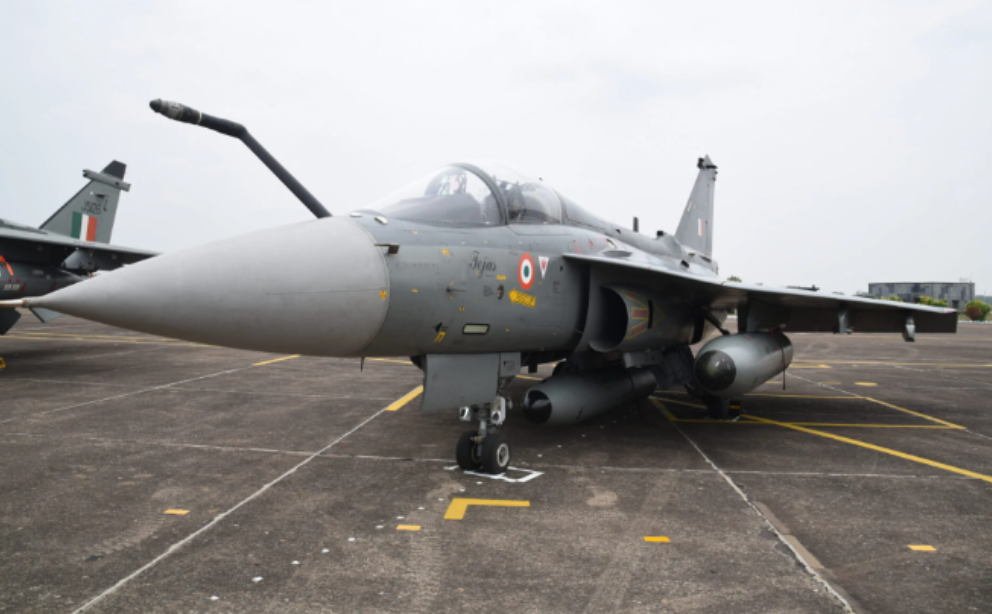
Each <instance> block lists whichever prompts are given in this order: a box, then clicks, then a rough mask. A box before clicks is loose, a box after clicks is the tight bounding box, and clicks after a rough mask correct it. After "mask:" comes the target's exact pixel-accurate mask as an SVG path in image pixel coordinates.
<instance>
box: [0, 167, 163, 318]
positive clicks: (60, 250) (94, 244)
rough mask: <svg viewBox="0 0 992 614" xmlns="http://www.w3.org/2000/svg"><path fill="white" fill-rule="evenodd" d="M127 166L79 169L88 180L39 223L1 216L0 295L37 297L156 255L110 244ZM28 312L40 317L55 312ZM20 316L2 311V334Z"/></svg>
mask: <svg viewBox="0 0 992 614" xmlns="http://www.w3.org/2000/svg"><path fill="white" fill-rule="evenodd" d="M126 170H127V166H126V165H125V164H124V163H123V162H118V161H117V160H114V161H113V162H111V163H110V164H108V165H107V166H106V168H104V169H103V171H101V172H99V173H97V172H95V171H91V170H83V177H84V178H86V179H89V182H88V183H87V184H86V185H85V186H83V189H81V190H79V191H78V192H76V194H75V195H74V196H73V197H72V198H70V199H69V201H68V202H67V203H65V204H64V205H62V207H60V208H59V209H58V210H57V211H56V212H55V213H54V214H52V216H51V217H50V218H48V220H46V221H45V222H44V223H43V224H42V225H41V226H40V227H38V228H34V227H32V226H27V225H24V224H19V223H17V222H12V221H10V220H3V219H0V299H14V298H22V297H38V296H43V295H45V294H48V293H49V292H54V291H55V290H58V289H61V288H65V287H66V286H69V285H71V284H74V283H77V282H80V281H82V280H83V279H85V278H86V277H87V276H88V275H91V274H93V273H94V272H96V271H110V270H113V269H116V268H118V267H120V266H123V265H125V264H131V263H134V262H138V261H139V260H144V259H145V258H148V257H150V256H154V255H155V252H150V251H147V250H140V249H133V248H130V247H121V246H119V245H110V244H109V242H110V235H111V233H112V232H113V229H114V219H115V218H116V216H117V203H118V201H119V200H120V195H121V190H123V191H125V192H127V191H129V190H130V189H131V185H130V184H128V183H126V182H125V181H124V172H125V171H126ZM31 311H32V312H33V313H34V314H35V316H36V317H38V319H40V320H41V321H43V322H45V321H49V320H51V319H53V318H56V317H58V316H59V315H61V314H59V313H57V312H53V311H51V310H47V309H43V308H41V307H32V308H31ZM20 317H21V315H20V314H19V313H18V312H16V311H13V310H0V335H3V334H5V333H7V331H9V330H10V329H11V327H13V326H14V324H15V323H17V320H19V319H20Z"/></svg>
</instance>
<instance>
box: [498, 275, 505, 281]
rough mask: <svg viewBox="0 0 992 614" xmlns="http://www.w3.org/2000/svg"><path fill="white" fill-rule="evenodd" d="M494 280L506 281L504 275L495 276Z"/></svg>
mask: <svg viewBox="0 0 992 614" xmlns="http://www.w3.org/2000/svg"><path fill="white" fill-rule="evenodd" d="M496 279H498V280H500V281H506V275H497V276H496Z"/></svg>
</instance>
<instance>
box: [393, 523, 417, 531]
mask: <svg viewBox="0 0 992 614" xmlns="http://www.w3.org/2000/svg"><path fill="white" fill-rule="evenodd" d="M396 530H397V531H419V530H420V525H419V524H400V525H396Z"/></svg>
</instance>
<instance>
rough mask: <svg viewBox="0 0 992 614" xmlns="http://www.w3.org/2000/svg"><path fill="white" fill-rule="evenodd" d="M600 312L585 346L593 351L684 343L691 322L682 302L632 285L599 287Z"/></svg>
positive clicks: (622, 349)
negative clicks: (673, 300) (667, 299)
mask: <svg viewBox="0 0 992 614" xmlns="http://www.w3.org/2000/svg"><path fill="white" fill-rule="evenodd" d="M599 292H600V301H601V303H600V304H601V305H602V307H601V315H600V316H599V317H598V320H599V321H598V322H596V324H595V331H596V332H595V334H594V335H593V337H592V339H591V340H590V342H589V346H590V347H591V348H592V349H594V350H596V351H597V352H604V353H605V352H613V351H620V352H636V351H640V350H646V349H657V348H662V347H671V346H677V345H685V344H687V343H689V342H690V341H691V338H692V335H693V331H694V325H695V321H694V318H693V314H692V313H691V312H690V311H689V309H687V308H686V307H685V306H684V305H680V304H678V303H673V302H670V301H665V300H664V299H663V298H662V297H661V296H659V295H658V294H657V293H655V292H654V291H652V290H650V289H648V288H642V287H639V286H635V285H610V286H602V287H600V288H599Z"/></svg>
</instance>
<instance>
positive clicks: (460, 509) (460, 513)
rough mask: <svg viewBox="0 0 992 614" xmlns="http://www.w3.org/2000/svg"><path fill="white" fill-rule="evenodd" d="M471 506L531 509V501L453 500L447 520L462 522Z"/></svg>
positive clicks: (446, 513) (446, 516) (445, 514)
mask: <svg viewBox="0 0 992 614" xmlns="http://www.w3.org/2000/svg"><path fill="white" fill-rule="evenodd" d="M470 505H484V506H488V507H530V501H506V500H501V499H452V500H451V505H449V506H448V511H447V512H445V513H444V519H445V520H462V519H463V518H465V512H466V511H468V506H470Z"/></svg>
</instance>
